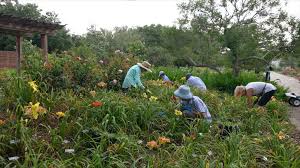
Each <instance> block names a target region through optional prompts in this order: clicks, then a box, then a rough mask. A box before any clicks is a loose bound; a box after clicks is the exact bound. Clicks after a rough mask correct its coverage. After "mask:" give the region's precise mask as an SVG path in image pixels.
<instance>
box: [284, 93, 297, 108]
mask: <svg viewBox="0 0 300 168" xmlns="http://www.w3.org/2000/svg"><path fill="white" fill-rule="evenodd" d="M285 95H286V96H287V97H288V98H289V100H288V101H289V103H290V105H292V106H295V107H299V106H300V96H297V95H296V94H295V93H286V94H285Z"/></svg>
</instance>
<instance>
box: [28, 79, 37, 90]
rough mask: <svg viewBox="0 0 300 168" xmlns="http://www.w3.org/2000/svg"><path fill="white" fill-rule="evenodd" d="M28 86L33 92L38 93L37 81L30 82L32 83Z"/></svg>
mask: <svg viewBox="0 0 300 168" xmlns="http://www.w3.org/2000/svg"><path fill="white" fill-rule="evenodd" d="M28 84H29V86H30V87H31V88H32V89H33V92H37V91H38V86H37V84H36V83H35V81H30V82H28Z"/></svg>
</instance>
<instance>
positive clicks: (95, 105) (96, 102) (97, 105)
mask: <svg viewBox="0 0 300 168" xmlns="http://www.w3.org/2000/svg"><path fill="white" fill-rule="evenodd" d="M91 105H92V107H101V106H102V105H103V103H102V102H100V101H94V102H93V103H91Z"/></svg>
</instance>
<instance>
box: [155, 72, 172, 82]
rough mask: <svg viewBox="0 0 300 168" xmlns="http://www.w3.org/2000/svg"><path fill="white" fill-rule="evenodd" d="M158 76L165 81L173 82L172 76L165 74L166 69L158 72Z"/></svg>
mask: <svg viewBox="0 0 300 168" xmlns="http://www.w3.org/2000/svg"><path fill="white" fill-rule="evenodd" d="M158 77H159V78H161V79H162V80H163V82H164V83H170V84H173V82H172V81H171V80H170V78H169V77H168V76H167V75H166V74H165V72H164V71H160V72H159V74H158Z"/></svg>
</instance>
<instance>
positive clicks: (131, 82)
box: [122, 61, 152, 90]
mask: <svg viewBox="0 0 300 168" xmlns="http://www.w3.org/2000/svg"><path fill="white" fill-rule="evenodd" d="M150 67H151V64H150V63H149V62H147V61H144V62H143V63H137V64H136V65H134V66H132V67H131V68H130V69H129V70H128V72H127V74H126V77H125V79H124V82H123V84H122V89H123V90H128V89H129V88H131V87H134V88H142V89H144V88H145V87H144V85H143V84H142V82H141V73H142V72H145V71H148V72H152V71H151V69H150Z"/></svg>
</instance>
